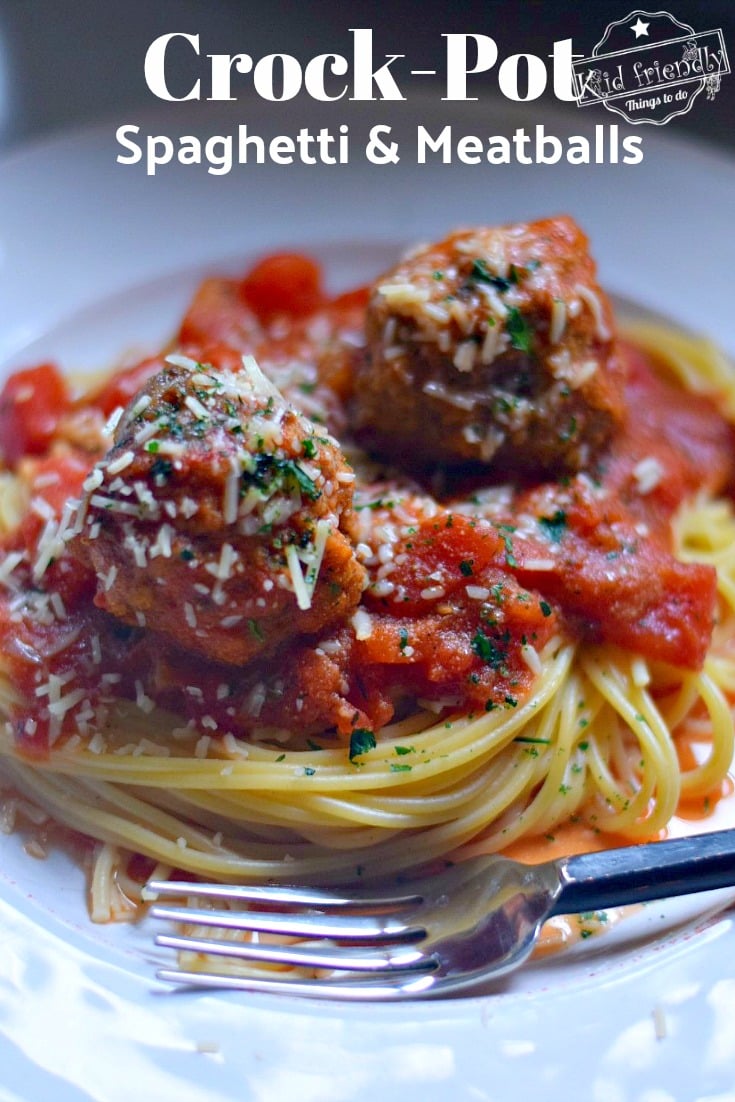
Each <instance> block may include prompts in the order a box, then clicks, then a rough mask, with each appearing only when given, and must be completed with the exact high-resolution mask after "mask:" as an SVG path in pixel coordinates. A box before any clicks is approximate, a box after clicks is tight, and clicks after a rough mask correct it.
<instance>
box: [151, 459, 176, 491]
mask: <svg viewBox="0 0 735 1102" xmlns="http://www.w3.org/2000/svg"><path fill="white" fill-rule="evenodd" d="M173 469H174V465H173V463H172V462H171V460H170V459H161V458H158V459H155V460H154V461H153V463H151V477H152V478H153V480H154V482H156V483H157V484H158V485H159V486H160V485H161V483H163V482H165V481H166V480H167V479H168V478H170V477H171V475H172V473H173Z"/></svg>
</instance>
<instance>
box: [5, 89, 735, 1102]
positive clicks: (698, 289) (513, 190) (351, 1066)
mask: <svg viewBox="0 0 735 1102" xmlns="http://www.w3.org/2000/svg"><path fill="white" fill-rule="evenodd" d="M236 106H237V105H236ZM118 121H139V120H118ZM243 121H248V123H249V126H250V130H251V132H254V131H257V132H260V133H263V134H267V133H271V134H274V133H279V132H283V133H295V132H296V130H297V129H298V127H299V126H302V125H306V126H309V125H310V126H311V127H312V128H315V127H317V128H318V126H320V125H331V126H332V127H334V128H336V127H337V126H338V125H339V123H340V122H342V121H349V123H350V128H351V133H352V138H353V151H354V155H353V157H352V162H351V164H349V165H347V166H332V167H329V168H323V167H308V168H307V167H299V166H291V167H275V166H272V165H264V166H252V165H251V166H248V167H240V168H236V169H235V170H233V172H232V174H231V175H230V176H227V177H214V176H212V175H208V174H207V172H206V170H205V169H204V168H195V167H187V168H182V167H181V166H177V167H171V168H169V169H167V170H164V171H161V173H160V174H159V175H158V176H156V177H155V178H150V177H147V176H146V175H145V174H144V173H143V172H142V171H141V169H140V167H137V168H129V167H128V168H125V167H122V166H120V165H117V164H116V163H115V155H116V152H117V149H116V145H115V141H114V129H115V126H114V124H110V125H109V126H103V127H100V128H96V129H94V130H90V131H85V132H82V133H79V134H75V135H72V136H65V137H63V138H58V139H54V140H52V141H49V142H46V143H44V144H42V145H38V146H35V147H33V148H30V149H28V150H25V151H21V152H19V153H16V154H15V155H13V156H11V157H10V158H8V159H6V160H5V162H4V163H2V164H1V165H0V363H1V364H3V365H4V366H5V368H8V367H12V366H18V365H21V364H24V363H31V362H33V361H34V360H38V359H40V358H41V357H46V356H53V357H54V358H56V359H57V360H59V361H60V362H61V363H62V364H63V366H64V367H66V368H68V369H78V368H91V367H96V366H100V365H101V364H105V363H106V362H109V361H110V360H111V359H112V358H114V357H115V356H117V355H118V354H119V353H120V351H121V350H124V349H128V348H130V346H131V345H135V346H138V347H141V348H144V347H153V346H155V345H156V343H157V342H159V341H161V340H162V339H163V338H165V337H166V336H167V335H168V333H169V332H170V330H171V327H172V325H173V323H174V322H175V320H176V318H177V316H178V315H179V314H180V312H181V310H182V308H183V306H184V304H185V302H186V299H187V296H188V294H189V293H190V292H191V290H192V288H193V286H194V285H195V283H196V280H197V278H198V277H199V276H200V275H201V274H202V272H204V271H206V270H210V271H211V270H213V271H222V270H237V268H238V267H240V268H242V267H244V265H245V263H246V262H247V261H248V260H249V259H252V258H253V257H254V256H255V255H257V254H260V253H262V252H265V251H269V250H272V249H276V248H282V247H304V248H307V249H310V250H311V251H314V252H316V253H317V254H318V255H319V256H321V257H322V259H323V260H324V261H325V263H326V265H327V269H328V272H329V277H330V280H331V282H332V284H333V285H334V286H335V287H337V286H343V287H346V286H349V285H350V284H353V283H355V282H357V281H359V280H360V279H363V278H366V277H371V276H373V275H374V274H376V273H377V272H378V271H379V270H380V268H381V267H382V266H383V265H384V264H386V263H388V262H390V261H391V260H392V258H393V257H394V256H395V255H396V254H397V253H398V250H399V249H400V247H401V246H403V245H405V244H407V243H409V242H412V241H416V240H420V239H427V238H430V237H433V236H438V235H442V234H443V233H444V232H445V231H447V230H448V229H450V228H453V227H454V226H456V225H458V224H470V223H472V222H496V221H502V220H508V219H511V218H528V217H535V216H541V215H544V214H548V213H554V212H558V211H569V212H570V213H572V214H573V215H575V216H576V217H577V219H578V220H579V221H580V222H581V223H582V225H583V226H584V227H585V228H586V229H587V231H588V232H589V234H590V236H591V238H592V241H593V245H594V252H595V254H596V256H597V258H598V260H599V263H600V269H601V276H602V280H603V282H604V283H605V284H606V285H607V287H608V288H609V289H611V290H612V291H615V292H617V293H619V294H622V295H624V296H625V297H627V298H629V299H633V300H634V301H636V302H638V303H640V304H642V305H644V306H645V307H648V308H652V309H654V310H656V311H660V312H662V313H665V314H668V315H670V316H673V317H675V318H676V319H678V320H679V321H680V322H682V323H683V324H684V325H686V326H687V327H690V328H693V329H698V330H706V331H707V332H709V333H710V334H711V335H712V336H714V337H715V338H717V339H718V340H719V341H720V343H721V344H723V345H724V346H725V347H727V348H729V349H730V350H731V351H732V350H735V310H733V308H732V290H731V284H732V260H731V253H730V250H729V249H728V244H729V240H728V239H729V238H732V236H733V231H732V219H731V215H732V195H733V185H735V166H733V164H732V163H731V162H729V161H728V160H726V159H724V158H721V157H719V156H717V155H715V154H713V153H710V152H707V151H705V150H703V149H700V148H697V147H694V146H691V145H687V146H684V145H681V144H678V143H677V142H675V141H674V140H673V138H670V137H669V136H668V134H667V135H665V136H663V135H661V134H660V133H658V134H648V133H646V134H645V136H644V150H645V157H644V161H643V163H642V164H640V165H636V166H624V165H618V166H612V165H594V166H589V167H582V166H573V167H572V166H569V165H567V164H564V165H557V166H550V167H540V166H528V165H523V166H518V167H510V166H502V167H491V166H489V165H487V164H484V165H479V166H474V167H469V166H467V167H457V166H455V165H449V166H446V165H442V164H441V163H438V164H436V163H435V164H429V165H424V166H421V167H417V166H416V164H415V156H414V154H413V146H412V136H413V135H414V134H415V131H416V127H417V125H418V124H419V123H424V124H427V125H428V124H429V123H431V124H432V127H433V128H435V129H439V128H440V127H441V126H443V125H445V124H446V123H450V124H451V125H452V126H453V127H454V130H455V135H456V136H460V135H461V134H467V133H475V134H479V135H483V134H495V133H502V132H511V133H512V131H513V129H514V128H515V127H516V126H517V125H521V124H522V122H523V121H524V120H523V119H522V117H521V116H518V115H516V114H515V113H513V112H510V111H509V109H508V105H507V104H506V105H504V107H503V108H502V110H499V109H497V108H489V107H488V106H487V103H484V104H475V105H466V106H462V107H461V108H459V107H456V106H453V105H451V106H450V105H446V104H444V105H440V104H438V103H433V104H429V103H428V101H427V102H426V103H421V102H416V101H414V103H413V104H401V105H398V106H397V107H396V108H395V110H394V112H393V114H392V115H390V116H389V115H388V114H387V113H386V111H385V109H384V108H382V107H379V106H378V105H370V104H368V105H356V104H350V105H349V107H348V108H347V109H345V108H339V107H338V105H335V106H333V107H330V106H320V108H319V112H318V115H317V114H315V112H314V110H313V108H308V107H300V108H299V107H295V108H289V110H288V112H284V111H283V110H280V111H279V110H278V109H276V108H274V109H273V110H271V111H270V112H269V111H267V110H264V109H263V107H262V106H261V107H260V108H258V115H257V120H256V119H255V118H254V117H253V112H252V111H250V113H249V117H248V118H247V120H245V119H244V118H243V111H242V110H236V109H235V108H233V110H232V111H231V112H229V115H228V114H223V113H222V112H221V111H219V110H218V112H217V114H216V115H215V113H214V110H213V108H212V105H207V106H206V108H205V109H202V110H201V111H200V112H199V113H198V114H195V115H194V117H193V118H192V117H190V116H189V115H188V114H187V116H186V118H185V119H184V118H183V117H182V114H181V111H180V110H176V111H174V110H172V111H170V112H167V113H165V114H164V115H163V116H161V117H160V118H159V120H158V121H157V122H155V121H154V122H151V120H146V126H147V127H148V129H149V130H150V131H151V132H154V133H155V132H168V133H172V132H173V131H175V130H176V129H177V128H178V129H179V130H180V131H181V132H197V131H198V132H200V133H202V132H203V133H205V134H206V133H226V132H228V130H229V129H230V128H232V126H234V125H236V123H237V122H243ZM526 121H530V123H531V124H532V125H535V123H536V122H538V121H540V119H539V116H538V113H536V116H535V117H534V118H533V119H531V120H526ZM544 121H545V123H546V126H547V130H548V131H549V132H551V133H556V134H557V135H559V136H561V137H564V136H565V135H566V134H568V133H579V134H582V133H587V134H589V133H590V132H591V129H592V127H593V126H594V124H595V123H599V122H601V121H605V122H607V120H606V119H605V120H602V119H600V118H599V117H596V118H592V117H591V116H585V117H581V113H580V115H577V114H575V113H570V114H569V115H568V116H566V117H562V118H545V120H544ZM375 122H389V123H390V124H392V125H393V126H394V127H395V130H394V137H397V138H399V140H400V141H401V143H402V148H403V149H404V157H403V159H402V161H401V163H400V164H399V165H396V166H392V167H376V166H372V165H369V164H367V163H366V162H365V160H364V158H363V157H362V156H361V154H360V144H361V141H362V140H364V137H365V135H366V134H367V130H368V129H369V126H370V125H371V124H373V123H375ZM672 130H673V127H672ZM734 243H735V242H734ZM0 843H1V844H0V865H1V866H2V871H0V929H2V935H1V936H0V1068H1V1069H2V1071H1V1072H0V1102H11V1100H12V1102H30V1100H33V1102H37V1100H39V1099H47V1098H53V1099H54V1100H55V1102H82V1100H87V1099H95V1100H97V1102H118V1100H120V1102H123V1100H125V1102H128V1099H129V1098H130V1096H131V1094H136V1095H137V1096H138V1097H142V1098H144V1099H147V1098H157V1099H161V1100H166V1099H169V1098H171V1099H174V1098H175V1099H176V1100H177V1102H189V1100H191V1102H197V1100H202V1102H204V1100H205V1099H206V1100H207V1102H234V1100H235V1099H237V1100H249V1099H252V1100H255V1102H272V1100H280V1099H292V1098H298V1099H299V1100H300V1102H342V1100H344V1102H347V1100H350V1102H352V1100H354V1102H367V1100H370V1102H372V1100H374V1099H375V1097H376V1095H377V1092H378V1091H379V1092H380V1097H381V1099H382V1100H383V1102H399V1100H400V1102H414V1100H415V1102H418V1100H421V1102H434V1100H437V1102H438V1100H448V1099H452V1100H453V1102H464V1100H467V1102H469V1100H475V1102H476V1100H483V1099H487V1100H496V1099H507V1098H511V1097H513V1098H524V1097H527V1096H529V1094H530V1092H531V1091H534V1092H536V1094H537V1095H538V1096H540V1097H542V1098H543V1099H545V1100H548V1102H557V1100H558V1102H560V1100H562V1099H564V1100H566V1099H568V1098H569V1097H570V1096H577V1097H580V1096H582V1094H583V1092H584V1097H586V1098H588V1099H590V1100H592V1102H633V1100H636V1102H670V1100H676V1102H681V1100H683V1099H692V1100H693V1099H701V1100H705V1099H706V1100H708V1102H715V1100H716V1102H725V1100H726V1099H728V1100H732V1099H735V1094H734V1093H733V1083H735V1025H734V1024H733V1023H734V1021H735V1014H734V1013H733V1010H734V1008H735V930H734V929H733V919H732V915H731V913H730V912H729V910H728V903H729V900H730V896H729V895H727V894H722V893H721V894H718V895H713V894H712V893H710V894H708V895H706V896H701V897H698V898H696V899H695V900H691V899H690V900H684V901H680V902H679V903H678V904H677V905H676V906H668V905H667V906H662V905H659V904H656V905H651V906H649V907H647V908H644V909H643V911H642V912H641V913H640V914H638V915H637V916H636V917H635V918H634V919H631V920H630V921H626V922H624V923H621V924H620V925H619V926H618V927H617V929H616V931H615V932H614V933H613V934H611V935H605V936H601V937H598V938H593V939H591V940H589V941H586V942H584V943H582V944H580V945H579V946H578V947H577V948H576V949H575V950H574V951H572V952H569V953H566V954H563V955H560V956H557V957H555V958H550V959H547V960H546V961H544V962H536V963H533V964H531V965H530V966H529V967H528V968H527V969H525V970H524V971H523V972H522V973H521V974H519V975H517V976H515V977H514V978H512V979H511V980H509V981H507V982H506V983H504V984H502V985H499V986H498V987H497V988H496V989H494V990H493V991H491V992H488V993H487V994H483V995H482V996H477V997H472V998H462V999H454V1000H451V1001H450V1000H446V1001H436V1002H432V1003H424V1004H421V1003H416V1004H404V1005H402V1006H375V1007H371V1008H360V1007H355V1006H341V1005H336V1004H326V1003H312V1004H306V1003H303V1002H298V1001H296V1000H293V999H289V998H287V997H284V998H281V999H274V998H270V997H265V996H261V997H256V996H247V995H243V994H240V995H237V994H234V995H226V996H222V995H219V996H214V995H212V996H210V995H202V994H198V995H194V996H191V995H188V994H180V993H179V994H170V993H168V992H167V991H163V990H161V989H160V988H159V987H158V985H157V984H156V982H155V981H154V979H153V973H154V967H155V961H156V959H161V955H160V954H159V953H158V952H157V951H154V950H153V949H152V947H151V943H152V936H151V933H150V931H149V930H148V929H147V927H146V926H145V924H143V925H142V926H140V927H139V928H134V927H130V926H110V927H103V928H99V927H93V926H92V925H91V924H90V923H89V921H88V919H87V916H86V910H85V905H84V884H83V877H82V874H81V872H80V871H79V870H78V869H77V868H75V867H74V866H73V864H71V863H70V862H69V861H68V860H67V859H66V858H65V857H64V855H63V854H61V853H53V854H52V856H51V857H50V858H49V859H48V860H46V861H34V860H33V859H31V858H30V857H28V855H27V854H25V853H24V852H23V850H22V846H21V840H20V839H19V838H18V837H15V836H10V837H7V838H2V839H0Z"/></svg>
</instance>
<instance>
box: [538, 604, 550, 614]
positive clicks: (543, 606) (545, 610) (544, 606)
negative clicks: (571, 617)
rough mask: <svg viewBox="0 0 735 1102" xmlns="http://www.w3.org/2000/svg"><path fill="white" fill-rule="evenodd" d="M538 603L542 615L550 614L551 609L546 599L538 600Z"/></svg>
mask: <svg viewBox="0 0 735 1102" xmlns="http://www.w3.org/2000/svg"><path fill="white" fill-rule="evenodd" d="M538 604H539V608H540V609H541V612H542V613H543V615H544V616H551V613H552V612H553V609H552V607H551V605H550V604H549V602H548V601H539V603H538Z"/></svg>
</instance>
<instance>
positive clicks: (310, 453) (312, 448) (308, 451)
mask: <svg viewBox="0 0 735 1102" xmlns="http://www.w3.org/2000/svg"><path fill="white" fill-rule="evenodd" d="M301 450H302V452H303V453H304V455H305V456H306V458H307V459H314V458H315V456H316V444H315V443H314V441H313V440H312V438H311V437H310V436H308V437H307V438H306V440H303V441H302V442H301Z"/></svg>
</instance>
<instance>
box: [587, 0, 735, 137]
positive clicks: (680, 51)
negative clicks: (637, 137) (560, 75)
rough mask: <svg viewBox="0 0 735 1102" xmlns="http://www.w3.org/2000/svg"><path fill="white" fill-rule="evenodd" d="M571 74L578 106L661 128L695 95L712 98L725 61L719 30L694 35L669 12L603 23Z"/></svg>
mask: <svg viewBox="0 0 735 1102" xmlns="http://www.w3.org/2000/svg"><path fill="white" fill-rule="evenodd" d="M573 70H574V91H575V94H576V98H577V105H578V106H579V107H589V106H590V105H592V104H601V105H602V106H604V107H605V108H607V110H608V111H613V112H615V114H616V115H621V116H622V117H623V118H624V119H626V120H627V121H628V122H631V123H634V124H635V125H639V124H641V123H651V124H653V125H654V126H663V125H664V123H667V122H669V121H670V120H671V119H673V118H675V117H676V116H677V115H684V114H686V112H687V111H690V110H691V108H692V105H693V103H694V101H695V99H696V98H697V96H698V95H700V93H702V92H705V94H706V96H707V99H710V100H713V99H714V98H715V96H716V95H717V93H718V91H719V90H720V82H721V79H722V77H723V76H724V75H726V74H727V73H729V72H730V63H729V61H728V57H727V51H726V49H725V41H724V38H723V35H722V31H721V30H712V31H700V32H695V30H694V28H693V27H690V26H689V25H688V24H687V23H681V22H680V21H679V20H678V19H675V18H674V16H673V15H670V14H669V13H668V12H664V11H658V12H646V11H633V12H631V13H630V15H628V16H626V18H625V19H619V20H617V21H616V22H614V23H610V24H608V27H607V29H606V30H605V33H604V35H603V36H602V38H601V39H600V41H599V42H598V43H597V45H596V46H595V48H594V49H593V51H592V55H591V56H590V57H585V58H582V59H581V60H579V61H575V62H574V63H573Z"/></svg>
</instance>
